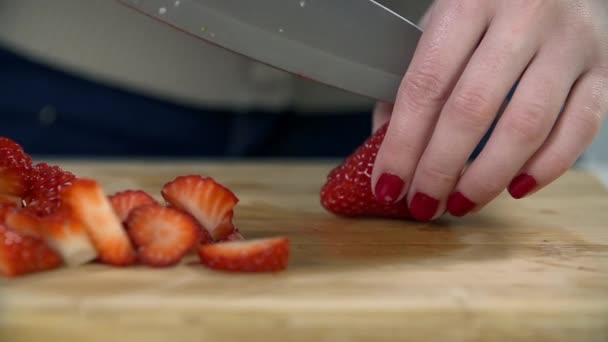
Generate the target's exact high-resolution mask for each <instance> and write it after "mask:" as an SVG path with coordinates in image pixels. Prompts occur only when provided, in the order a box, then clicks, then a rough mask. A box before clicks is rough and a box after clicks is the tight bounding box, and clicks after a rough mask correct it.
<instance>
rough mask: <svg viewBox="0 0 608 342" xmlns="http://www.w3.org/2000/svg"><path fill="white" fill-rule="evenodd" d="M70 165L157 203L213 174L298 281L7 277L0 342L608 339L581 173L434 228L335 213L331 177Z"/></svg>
mask: <svg viewBox="0 0 608 342" xmlns="http://www.w3.org/2000/svg"><path fill="white" fill-rule="evenodd" d="M64 165H65V167H66V168H68V169H71V170H73V171H75V172H77V173H78V174H79V175H81V176H87V177H94V178H96V179H98V180H100V181H101V182H102V183H103V184H104V186H105V188H106V190H107V191H108V192H109V193H110V192H114V191H117V190H122V189H126V188H141V189H144V190H147V191H149V192H151V193H153V194H155V195H156V196H157V197H159V196H158V190H159V189H160V187H161V186H162V184H163V183H165V182H166V181H169V180H171V179H172V178H173V177H175V176H177V175H182V174H206V175H211V176H213V177H215V178H217V179H218V180H219V181H221V182H222V183H224V184H225V185H227V186H228V187H230V188H232V189H233V190H234V191H235V193H236V194H237V195H238V196H239V198H240V200H241V201H240V203H239V206H238V209H237V211H236V222H237V225H238V226H239V228H240V229H241V231H242V232H243V234H244V235H245V236H246V237H249V238H254V237H264V236H273V235H287V236H289V237H290V238H291V240H292V245H293V248H292V252H293V256H292V259H291V264H290V269H289V270H288V271H287V272H284V273H281V274H274V275H239V274H226V273H219V272H213V271H210V270H207V269H205V268H203V267H202V266H200V265H197V263H196V259H194V258H193V259H190V260H188V261H186V262H185V263H184V264H183V265H181V266H179V267H175V268H171V269H166V270H152V269H147V268H143V267H135V268H129V269H116V268H111V267H106V266H101V265H87V266H84V267H80V268H76V269H61V270H58V271H54V272H49V273H45V274H39V275H34V276H29V277H25V278H22V279H17V280H5V279H1V280H0V341H11V342H14V341H38V340H44V341H62V342H71V341H85V340H86V341H109V340H117V341H123V340H124V341H139V340H146V341H167V340H172V341H228V340H234V341H268V340H270V341H283V340H294V341H388V340H423V339H424V340H430V341H460V340H477V341H504V340H514V339H517V340H528V341H607V340H608V223H607V222H608V197H607V196H606V192H605V190H604V189H603V188H602V186H601V185H600V183H599V182H598V181H596V180H595V179H594V178H593V177H592V176H590V175H588V174H586V173H583V172H577V171H573V172H571V173H569V174H568V175H566V176H564V177H563V178H561V179H560V180H559V181H558V182H557V183H556V184H555V185H554V186H552V187H550V188H548V189H546V190H543V191H541V192H540V193H538V194H536V195H535V196H534V197H532V198H530V199H526V200H522V201H515V200H512V199H509V198H507V196H503V197H501V198H500V199H499V200H497V201H496V202H494V203H493V204H491V205H490V206H488V207H487V208H486V209H485V210H484V211H483V212H482V213H480V214H477V215H474V216H471V217H468V218H465V219H460V220H456V219H451V218H445V219H443V220H441V221H439V222H436V223H432V224H421V223H414V222H407V221H393V220H376V219H365V220H363V219H359V220H353V219H343V218H337V217H333V216H331V215H329V214H327V213H326V212H325V211H324V210H323V209H322V208H321V207H320V205H319V200H318V192H319V187H320V186H321V184H322V183H323V180H324V176H325V174H326V173H327V171H328V170H329V168H330V167H331V165H330V164H325V163H318V164H314V163H308V164H302V163H290V162H267V163H237V162H234V163H196V162H179V161H175V162H164V163H159V162H151V161H139V162H138V161H130V162H123V163H108V162H103V163H100V162H98V163H93V162H89V163H84V162H79V163H76V162H73V163H64ZM159 198H160V197H159Z"/></svg>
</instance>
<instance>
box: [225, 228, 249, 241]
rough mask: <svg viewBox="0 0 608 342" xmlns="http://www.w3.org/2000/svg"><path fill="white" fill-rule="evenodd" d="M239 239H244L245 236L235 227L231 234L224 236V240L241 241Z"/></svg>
mask: <svg viewBox="0 0 608 342" xmlns="http://www.w3.org/2000/svg"><path fill="white" fill-rule="evenodd" d="M241 240H245V237H244V236H243V234H241V232H239V230H238V229H235V230H234V232H232V234H230V235H228V236H226V239H225V240H224V241H241Z"/></svg>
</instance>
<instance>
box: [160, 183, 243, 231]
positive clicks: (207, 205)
mask: <svg viewBox="0 0 608 342" xmlns="http://www.w3.org/2000/svg"><path fill="white" fill-rule="evenodd" d="M162 195H163V198H164V199H165V200H166V201H167V202H168V203H169V204H170V205H171V206H173V207H175V208H178V209H181V210H184V211H186V212H188V213H189V214H191V215H192V216H194V218H196V220H197V221H198V222H199V223H200V224H201V225H202V226H203V227H204V228H205V229H206V230H207V231H208V232H209V234H210V235H211V237H213V239H214V240H215V241H219V240H222V239H224V238H225V237H226V236H228V235H230V233H232V231H233V230H234V229H233V228H231V227H230V225H226V224H222V222H223V221H224V220H225V219H226V217H227V216H228V215H231V212H232V209H233V208H234V207H235V206H236V204H237V203H238V198H237V197H236V196H235V195H234V194H233V193H232V191H230V190H228V189H227V188H225V187H224V186H222V185H220V184H219V183H217V182H216V181H215V180H214V179H213V178H209V177H202V176H182V177H178V178H176V179H175V180H174V181H172V182H170V183H167V184H166V185H165V186H164V187H163V189H162Z"/></svg>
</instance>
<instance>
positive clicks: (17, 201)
mask: <svg viewBox="0 0 608 342" xmlns="http://www.w3.org/2000/svg"><path fill="white" fill-rule="evenodd" d="M0 206H9V207H21V198H19V197H17V196H11V195H0Z"/></svg>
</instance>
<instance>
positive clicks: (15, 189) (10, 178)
mask: <svg viewBox="0 0 608 342" xmlns="http://www.w3.org/2000/svg"><path fill="white" fill-rule="evenodd" d="M31 171H32V159H31V158H30V157H29V156H28V155H26V154H25V152H23V151H22V150H17V149H10V148H0V194H5V195H12V196H17V197H23V196H25V195H26V194H27V192H28V191H29V177H30V173H31Z"/></svg>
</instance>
